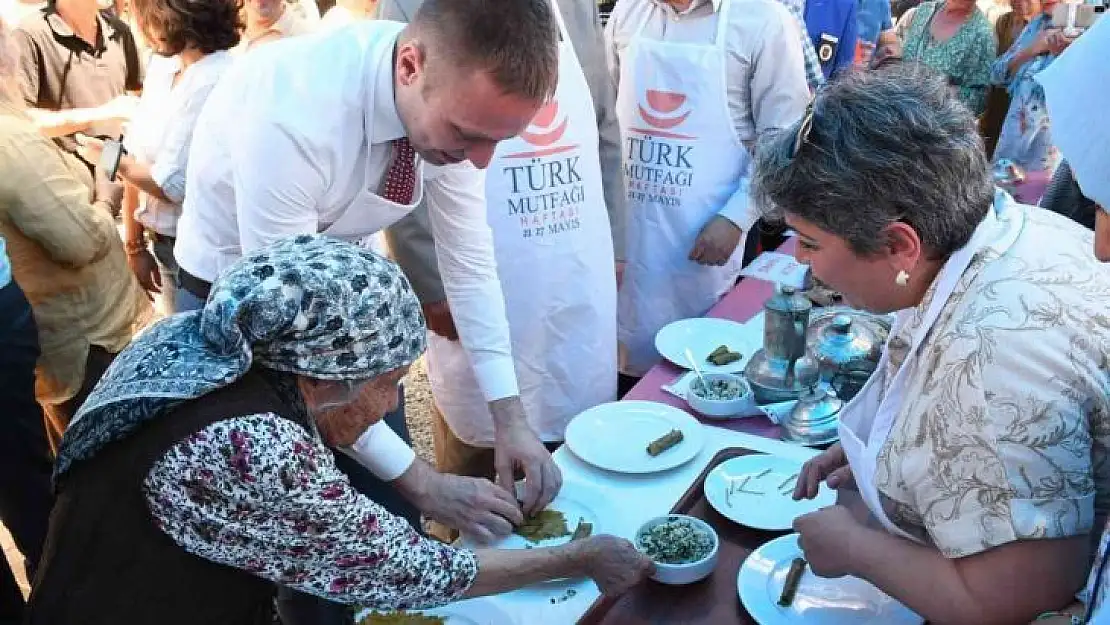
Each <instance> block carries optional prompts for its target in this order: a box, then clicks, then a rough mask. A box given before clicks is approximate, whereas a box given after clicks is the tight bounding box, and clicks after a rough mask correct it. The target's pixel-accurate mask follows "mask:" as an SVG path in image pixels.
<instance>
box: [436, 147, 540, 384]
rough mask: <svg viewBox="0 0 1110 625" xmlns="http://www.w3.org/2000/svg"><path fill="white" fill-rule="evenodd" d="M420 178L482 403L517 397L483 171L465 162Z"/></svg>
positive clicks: (445, 282)
mask: <svg viewBox="0 0 1110 625" xmlns="http://www.w3.org/2000/svg"><path fill="white" fill-rule="evenodd" d="M424 177H425V180H426V184H425V194H426V197H427V200H428V218H429V221H430V222H431V227H432V236H433V237H434V238H435V242H436V256H437V258H438V260H439V273H440V276H441V277H442V278H443V290H444V291H445V292H446V294H447V301H448V303H449V304H450V306H451V315H452V316H453V317H454V320H455V327H456V328H457V329H458V332H459V339H460V340H461V341H462V344H463V348H464V349H465V350H466V353H467V354H468V355H469V357H470V365H471V367H472V368H473V369H474V375H475V377H476V378H477V380H478V386H479V387H481V389H482V393H483V394H484V395H485V398H486V401H494V400H497V399H503V398H505V397H513V396H515V395H518V394H519V393H520V392H519V390H518V388H517V383H516V372H515V370H514V369H513V355H512V345H511V342H510V337H509V321H508V319H507V318H506V316H505V298H504V296H503V295H502V293H501V282H500V279H499V278H498V276H497V260H496V258H495V257H494V253H493V233H492V232H491V231H490V228H489V224H488V223H487V222H486V194H485V185H486V177H485V172H483V171H481V170H478V169H476V168H475V167H474V166H472V165H471V164H470V163H461V164H458V165H452V166H449V167H432V166H429V165H427V164H425V165H424Z"/></svg>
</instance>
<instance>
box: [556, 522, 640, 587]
mask: <svg viewBox="0 0 1110 625" xmlns="http://www.w3.org/2000/svg"><path fill="white" fill-rule="evenodd" d="M567 547H568V548H569V549H573V550H575V551H577V554H576V555H577V557H578V558H579V559H581V561H582V562H583V568H584V569H585V573H586V575H588V576H589V577H590V579H592V580H594V582H595V583H597V587H598V588H599V589H600V590H601V593H602V594H605V595H611V596H616V595H619V594H621V593H623V592H625V591H626V590H628V589H629V588H632V587H633V586H635V585H636V584H639V583H640V582H641V581H643V580H644V578H646V577H648V576H650V575H651V574H652V573H654V572H655V564H654V563H653V562H652V561H651V558H649V557H647V556H646V555H644V554H643V553H642V552H641V551H640V550H638V549H636V547H635V546H634V545H633V544H632V543H630V542H628V541H627V540H625V539H623V538H617V537H616V536H608V535H604V534H601V535H598V536H593V537H591V538H587V539H585V540H579V541H575V542H574V543H571V544H570V545H568V546H567Z"/></svg>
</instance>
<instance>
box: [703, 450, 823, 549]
mask: <svg viewBox="0 0 1110 625" xmlns="http://www.w3.org/2000/svg"><path fill="white" fill-rule="evenodd" d="M801 470H802V465H801V463H799V462H796V461H793V460H788V459H786V458H781V457H779V456H771V455H768V454H748V455H746V456H739V457H736V458H730V459H728V460H726V461H724V462H722V463H721V464H719V465H717V466H716V467H715V468H714V469H713V470H712V471H710V472H709V475H707V476H706V477H705V484H704V486H703V487H704V489H705V498H706V499H707V500H709V505H711V506H713V507H714V508H715V509H716V510H717V512H720V513H721V514H722V515H724V516H725V517H727V518H728V519H730V520H732V521H734V522H736V523H739V524H740V525H744V526H747V527H753V528H755V529H760V530H767V531H771V532H781V531H785V530H789V529H790V528H791V526H793V524H794V519H796V518H798V517H800V516H802V515H803V514H809V513H810V512H816V511H817V510H820V509H821V508H824V507H826V506H831V505H833V504H835V503H836V492H835V491H833V490H832V489H830V488H829V487H828V486H825V485H823V484H822V485H821V489H820V491H818V493H817V497H816V498H815V499H803V500H801V501H794V498H793V494H794V483H795V482H796V481H797V478H798V474H799V473H800V472H801ZM730 487H731V488H732V493H731V494H729V488H730Z"/></svg>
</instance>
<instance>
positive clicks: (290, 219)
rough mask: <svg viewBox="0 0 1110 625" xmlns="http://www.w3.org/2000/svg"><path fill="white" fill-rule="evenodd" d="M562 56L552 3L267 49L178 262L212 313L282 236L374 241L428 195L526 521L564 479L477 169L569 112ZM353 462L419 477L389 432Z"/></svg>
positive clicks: (207, 121)
mask: <svg viewBox="0 0 1110 625" xmlns="http://www.w3.org/2000/svg"><path fill="white" fill-rule="evenodd" d="M503 20H508V22H509V23H513V24H514V25H515V28H513V29H503V28H501V27H500V26H499V24H501V23H502V22H503ZM557 45H558V42H557V36H556V27H555V20H554V17H553V14H552V11H551V9H550V7H549V6H548V3H547V1H546V0H520V1H517V2H512V3H504V2H496V1H494V0H428V2H426V3H425V4H424V6H423V7H422V8H421V11H420V12H419V13H418V14H417V16H416V18H415V19H414V20H413V23H412V24H411V25H409V26H404V25H402V24H397V23H392V22H367V23H364V24H357V25H352V26H351V27H350V28H347V29H343V30H342V31H339V32H336V33H332V34H329V35H328V36H326V37H324V36H308V37H298V38H293V39H290V40H287V41H281V42H277V43H274V44H271V45H267V46H264V47H261V48H259V49H258V50H256V51H254V52H252V53H251V54H249V55H246V56H244V57H243V58H242V59H241V60H240V62H239V63H238V64H237V65H236V66H234V67H233V68H231V69H230V70H229V71H228V72H227V74H225V76H224V77H223V79H222V80H221V82H220V84H218V85H217V86H216V88H215V89H214V90H213V91H212V94H211V96H210V98H209V100H208V102H207V104H206V106H205V109H204V111H203V112H202V113H201V116H200V119H199V120H198V125H197V131H196V134H195V135H194V137H193V146H192V150H191V153H190V159H189V171H188V176H187V186H186V193H185V206H184V210H183V215H182V219H181V222H180V223H179V226H178V242H177V248H176V256H177V260H178V262H179V263H180V266H181V269H182V283H183V287H184V288H185V289H187V290H190V291H192V292H194V294H195V295H197V296H199V297H202V298H203V297H205V296H206V293H205V289H206V288H207V286H208V284H210V282H211V281H212V280H213V279H214V278H215V277H216V276H217V275H218V274H219V273H220V272H221V271H222V270H224V269H225V268H226V267H228V266H229V265H230V264H232V263H234V262H235V261H236V260H237V259H238V258H240V257H241V256H242V255H244V254H249V253H250V252H251V251H252V250H255V249H258V248H259V247H261V246H263V245H266V244H267V243H269V242H271V241H273V240H275V239H277V238H279V237H282V236H285V235H289V234H294V233H299V232H322V233H324V234H329V235H331V236H335V237H338V238H344V239H349V240H352V239H355V240H357V239H363V238H365V237H367V236H369V235H371V234H373V233H375V232H377V231H378V230H380V229H381V228H384V227H386V226H388V225H389V224H390V223H392V222H394V221H396V220H397V219H399V218H400V217H402V216H403V215H404V214H406V213H407V212H409V211H410V210H412V207H413V206H415V204H416V203H417V202H419V201H420V199H421V196H423V195H424V194H425V193H426V194H427V199H428V203H429V208H430V214H431V221H432V230H433V234H434V235H435V237H436V240H437V242H438V244H439V249H438V257H439V265H440V270H441V273H442V275H443V278H444V282H445V290H446V291H447V296H448V298H449V300H450V301H451V305H452V309H453V311H454V313H455V321H456V324H457V326H458V328H459V334H460V337H461V339H462V343H463V345H464V346H465V347H466V349H467V353H468V354H469V356H470V359H471V362H472V365H473V367H474V370H475V372H476V377H477V380H478V384H479V385H480V386H481V388H482V390H483V394H484V396H485V398H486V400H487V401H488V402H489V405H490V410H491V412H492V413H493V416H494V419H495V422H496V424H497V435H496V441H495V448H496V451H497V459H498V469H499V475H498V478H499V481H500V484H501V485H502V486H504V487H508V488H511V487H512V480H513V473H514V469H522V470H523V473H524V474H525V476H526V478H527V482H526V488H525V489H524V492H523V493H522V498H523V507H524V510H525V511H526V512H531V511H534V510H538V509H542V508H543V507H544V506H545V505H546V504H547V503H548V502H550V501H551V499H552V498H553V497H554V495H555V493H556V492H557V491H558V489H559V486H560V483H561V478H560V476H559V472H558V469H557V467H556V466H555V464H554V463H553V462H552V461H551V457H550V454H549V453H548V452H547V450H546V449H545V448H544V446H543V444H542V443H541V442H540V441H539V439H538V438H537V437H536V435H535V433H534V432H533V431H532V430H531V428H530V427H529V426H528V424H527V422H526V420H525V415H524V414H523V409H522V404H521V402H520V398H519V392H518V390H517V385H516V378H515V374H514V371H513V360H512V354H511V349H510V347H509V345H510V343H509V332H508V327H507V323H506V321H505V310H504V303H503V299H502V296H501V289H500V285H499V284H498V281H497V273H496V267H495V262H494V256H493V250H492V242H491V234H490V230H489V227H488V225H487V224H486V220H485V205H484V195H483V186H484V177H483V176H482V175H481V172H479V171H477V170H476V169H475V168H474V167H472V166H470V165H469V164H464V163H462V161H464V160H469V161H471V163H473V164H475V165H478V166H479V167H484V166H485V165H486V164H487V163H488V162H489V160H490V158H491V157H492V154H493V150H494V148H495V147H496V145H497V142H498V141H501V140H503V139H507V138H510V137H513V136H515V135H517V134H518V133H520V131H521V130H523V129H524V128H525V127H526V126H527V124H528V122H529V121H530V120H531V119H532V117H533V116H534V115H535V113H536V112H537V111H538V110H539V108H540V107H541V105H543V104H544V103H545V102H546V101H547V100H548V99H549V98H550V97H551V95H552V93H553V91H554V88H555V83H556V78H557V63H558V52H557V50H558V48H557ZM414 152H415V153H416V154H419V156H420V157H421V158H420V159H419V160H417V159H414ZM450 164H458V165H455V166H452V167H437V166H442V165H450ZM422 170H423V175H421V171H422ZM425 179H426V182H425ZM448 198H449V201H448ZM352 453H354V454H356V455H358V456H359V457H360V460H362V461H364V462H365V463H366V464H367V465H368V466H369V467H370V468H371V469H372V470H373V471H374V472H375V473H376V474H377V475H378V477H380V478H382V479H384V480H393V479H396V478H398V476H401V477H404V474H406V473H407V472H408V471H410V470H411V469H412V467H413V466H419V463H416V465H414V463H413V453H412V451H411V450H410V449H408V447H407V446H405V445H403V444H401V442H400V441H399V440H398V438H397V437H396V435H395V434H393V433H392V432H391V431H390V430H389V429H388V428H383V427H380V426H375V427H373V428H371V429H370V430H368V431H367V433H366V434H365V435H364V436H363V437H362V439H360V441H359V443H358V444H357V445H356V448H355V449H354V450H353V452H352ZM425 503H428V504H431V505H435V504H436V503H437V502H425ZM424 511H425V513H426V514H429V515H431V513H430V512H429V511H428V510H427V509H425V510H424ZM465 513H466V514H469V513H470V511H465ZM460 514H462V512H460ZM462 521H463V523H464V525H473V524H472V523H469V522H468V521H467V520H466V519H463V520H462ZM505 526H507V524H504V526H498V527H496V528H495V529H505V530H507V529H508V527H505Z"/></svg>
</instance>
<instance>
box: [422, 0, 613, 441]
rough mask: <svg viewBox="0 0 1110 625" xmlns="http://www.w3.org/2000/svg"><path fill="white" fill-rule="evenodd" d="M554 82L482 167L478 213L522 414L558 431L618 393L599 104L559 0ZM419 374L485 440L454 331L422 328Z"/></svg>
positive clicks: (543, 430) (546, 436) (458, 420)
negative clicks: (522, 126) (487, 237)
mask: <svg viewBox="0 0 1110 625" xmlns="http://www.w3.org/2000/svg"><path fill="white" fill-rule="evenodd" d="M555 15H556V16H558V17H559V28H560V31H561V33H562V41H561V43H560V44H559V84H558V88H557V89H556V92H555V99H554V100H553V101H552V102H551V103H550V104H548V105H547V106H545V107H544V108H543V109H540V111H539V113H537V114H536V117H535V118H534V119H533V120H532V123H531V124H530V125H529V126H528V128H527V129H526V130H525V131H524V132H522V133H521V134H520V136H518V137H515V138H513V139H509V140H507V141H502V142H501V143H499V144H498V146H497V151H496V152H495V153H494V157H493V160H492V162H491V163H490V165H489V167H488V168H487V172H488V173H487V174H486V198H487V215H488V217H487V218H488V220H489V225H490V228H491V229H492V230H493V238H494V250H495V252H496V256H497V273H498V275H499V277H500V279H501V288H502V291H503V292H504V295H505V308H506V313H507V316H508V319H509V329H510V333H511V336H512V349H513V361H514V364H515V368H516V375H517V383H518V384H519V385H520V397H521V400H522V401H523V403H524V409H525V412H526V414H527V415H528V420H529V423H530V424H531V425H532V427H533V428H534V429H535V430H536V433H537V434H538V435H539V436H540V438H541V439H543V440H545V441H561V440H563V431H564V430H565V429H566V425H567V423H568V422H569V421H570V419H571V418H572V417H574V416H575V415H576V414H578V413H579V412H581V411H583V410H585V409H586V408H590V407H592V406H595V405H597V404H600V403H603V402H607V401H612V400H614V399H616V381H617V345H616V330H617V328H616V326H617V310H616V309H617V301H616V300H617V293H616V288H617V287H616V276H615V274H614V260H613V243H612V237H611V234H610V228H609V216H608V213H607V212H606V210H605V199H604V193H603V188H602V183H601V165H600V162H599V157H598V132H597V116H596V113H595V111H594V108H593V99H592V98H591V97H590V91H589V87H588V85H587V83H586V77H585V74H583V72H582V68H581V66H580V65H579V64H578V59H577V57H576V56H575V54H574V48H573V47H572V46H571V43H570V38H569V36H568V35H567V31H566V27H565V26H564V25H563V23H562V17H561V14H560V13H559V10H558V8H557V7H555ZM427 365H428V378H429V380H430V382H431V385H432V393H433V394H434V395H435V399H436V405H437V406H439V408H440V410H441V411H442V412H443V414H444V417H445V419H446V420H447V423H448V424H449V425H450V426H451V430H452V431H453V432H454V433H455V434H456V435H457V436H458V437H459V439H461V440H462V441H464V442H466V443H469V444H471V445H484V446H489V445H490V444H492V442H493V433H494V432H493V419H492V417H491V416H490V413H489V409H488V408H487V405H486V400H485V398H484V397H483V395H482V393H481V391H480V389H479V387H478V383H477V382H476V381H475V378H474V373H473V370H472V369H471V366H470V361H469V359H468V357H467V354H466V352H465V350H463V347H462V345H461V344H460V343H458V342H455V341H449V340H447V339H445V338H443V337H440V336H438V335H436V334H434V333H432V332H429V333H428V353H427Z"/></svg>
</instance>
